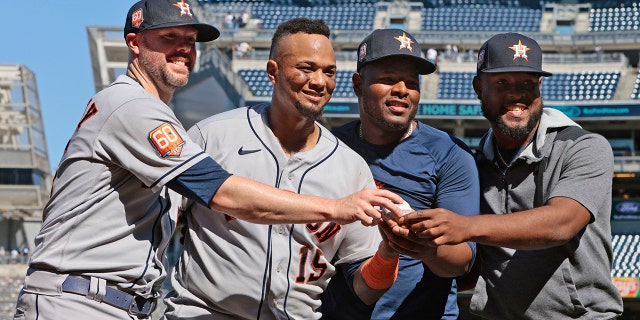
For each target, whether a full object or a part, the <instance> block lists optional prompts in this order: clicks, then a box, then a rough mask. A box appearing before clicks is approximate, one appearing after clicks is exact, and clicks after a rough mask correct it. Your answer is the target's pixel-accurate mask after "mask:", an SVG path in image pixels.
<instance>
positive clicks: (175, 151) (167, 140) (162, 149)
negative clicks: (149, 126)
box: [149, 122, 184, 158]
mask: <svg viewBox="0 0 640 320" xmlns="http://www.w3.org/2000/svg"><path fill="white" fill-rule="evenodd" d="M149 140H150V141H151V144H152V145H153V147H154V148H156V150H158V152H159V153H160V156H161V157H163V158H166V157H178V156H180V153H182V146H184V140H183V139H182V137H181V136H180V134H178V131H176V128H174V127H173V125H172V124H171V123H168V122H165V123H163V124H161V125H160V126H159V127H157V128H155V129H153V130H152V131H151V132H149Z"/></svg>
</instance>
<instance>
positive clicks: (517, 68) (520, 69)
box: [481, 66, 553, 77]
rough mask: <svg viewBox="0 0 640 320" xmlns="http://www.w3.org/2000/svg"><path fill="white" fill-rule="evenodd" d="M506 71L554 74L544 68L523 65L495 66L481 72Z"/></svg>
mask: <svg viewBox="0 0 640 320" xmlns="http://www.w3.org/2000/svg"><path fill="white" fill-rule="evenodd" d="M504 72H527V73H536V74H539V75H541V76H543V77H550V76H552V75H553V74H552V73H551V72H546V71H544V70H540V69H535V68H527V67H523V66H513V67H500V68H493V69H484V70H482V71H481V73H504Z"/></svg>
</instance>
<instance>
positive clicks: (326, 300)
mask: <svg viewBox="0 0 640 320" xmlns="http://www.w3.org/2000/svg"><path fill="white" fill-rule="evenodd" d="M358 48H359V49H358V62H357V72H355V73H354V74H353V75H352V77H351V82H352V85H353V91H354V93H355V94H356V96H357V97H358V106H359V109H360V120H356V121H352V122H349V123H347V124H345V125H343V126H341V127H338V128H336V129H334V131H333V132H334V134H335V135H336V136H337V137H338V138H340V139H341V140H342V141H344V142H345V143H346V144H347V145H349V146H350V147H351V148H352V149H353V150H355V151H356V152H358V154H360V155H361V156H362V157H363V158H364V159H365V160H366V161H367V164H368V165H369V168H371V171H372V173H373V177H374V179H375V180H376V185H377V186H379V187H380V188H381V189H386V190H391V191H393V192H394V193H396V194H398V195H400V196H402V198H403V199H404V200H405V201H406V202H407V203H408V204H409V205H410V206H411V208H413V209H415V210H419V209H428V208H436V207H441V208H446V209H449V210H452V211H455V212H458V213H460V214H470V215H472V214H477V213H478V208H479V202H480V190H479V183H478V172H477V169H476V166H475V164H474V162H473V156H472V155H471V152H470V150H469V149H468V148H467V146H466V145H464V143H463V142H462V141H460V140H459V139H457V138H455V137H453V136H451V135H449V134H447V133H445V132H443V131H441V130H438V129H436V128H433V127H431V126H428V125H426V124H424V123H422V122H420V121H416V120H415V115H416V113H417V111H418V104H419V102H420V76H421V75H423V76H427V75H428V74H431V73H433V72H434V71H435V69H436V68H435V65H434V64H433V63H432V62H430V61H428V60H427V59H425V58H424V57H423V56H422V51H421V48H420V44H419V43H418V41H417V40H416V39H415V38H414V37H413V36H412V35H411V34H410V33H408V32H406V31H404V30H400V29H377V30H375V31H373V32H372V33H371V34H369V35H368V36H367V37H366V38H364V39H363V40H362V42H361V43H360V45H359V47H358ZM461 199H464V201H461ZM383 226H384V225H383ZM382 230H383V232H384V230H387V233H389V234H388V235H387V237H389V238H390V240H391V241H390V243H391V244H392V245H393V248H394V249H396V250H397V251H399V252H400V253H402V255H401V256H400V263H399V269H398V278H397V280H396V282H395V283H394V284H393V286H392V287H391V288H390V289H389V290H388V291H387V292H385V294H384V295H383V296H382V297H381V298H380V299H379V300H378V301H377V302H376V304H375V305H365V304H363V303H361V302H359V301H358V300H357V299H355V297H354V296H353V295H352V294H351V291H352V290H351V288H350V286H349V281H345V280H348V279H350V276H351V274H352V273H353V270H355V267H356V265H354V264H343V265H341V266H340V270H339V271H338V276H336V277H334V278H333V279H331V283H330V285H329V288H328V289H327V291H326V292H325V294H324V296H323V305H322V311H323V313H324V319H345V320H347V319H348V320H356V319H450V320H454V319H457V318H458V315H459V312H458V305H457V301H456V300H457V299H456V298H457V291H456V281H455V280H454V277H456V276H460V275H463V274H465V273H466V271H467V270H469V268H470V267H471V265H472V263H473V258H474V256H475V244H474V243H460V244H457V245H453V246H441V247H438V248H436V247H434V246H431V245H430V244H429V243H428V242H427V241H425V240H424V239H420V238H417V237H415V236H414V235H408V236H407V237H394V235H392V234H390V232H389V230H388V228H385V227H383V229H382Z"/></svg>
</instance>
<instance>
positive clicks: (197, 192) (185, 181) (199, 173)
mask: <svg viewBox="0 0 640 320" xmlns="http://www.w3.org/2000/svg"><path fill="white" fill-rule="evenodd" d="M230 176H231V174H230V173H229V172H227V171H226V170H224V169H223V168H222V167H221V166H220V165H219V164H218V163H217V162H216V161H215V160H213V159H212V158H210V157H207V158H205V159H203V160H202V161H200V162H198V163H196V164H195V165H193V166H192V167H191V168H189V169H187V170H186V171H184V172H183V173H181V174H180V175H179V176H177V177H175V178H173V179H172V180H171V181H169V183H167V187H168V188H169V189H171V190H173V191H175V192H177V193H179V194H181V195H182V196H184V197H186V198H188V199H190V200H193V201H195V202H197V203H200V204H202V205H204V206H205V207H209V201H211V198H213V195H214V194H216V192H217V191H218V189H219V188H220V186H221V185H222V184H223V183H224V182H225V181H226V180H227V178H229V177H230Z"/></svg>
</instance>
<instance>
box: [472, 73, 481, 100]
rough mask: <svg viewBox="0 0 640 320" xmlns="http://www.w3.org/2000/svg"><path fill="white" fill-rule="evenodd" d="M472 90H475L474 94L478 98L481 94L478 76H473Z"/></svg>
mask: <svg viewBox="0 0 640 320" xmlns="http://www.w3.org/2000/svg"><path fill="white" fill-rule="evenodd" d="M473 91H475V92H476V96H477V97H478V99H480V96H481V95H482V81H480V78H478V76H474V77H473Z"/></svg>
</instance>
